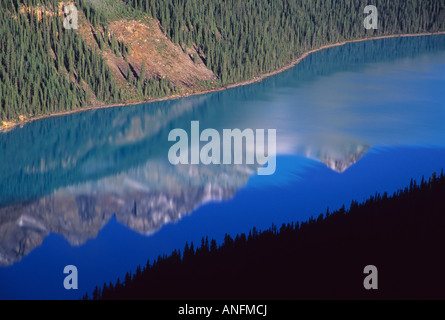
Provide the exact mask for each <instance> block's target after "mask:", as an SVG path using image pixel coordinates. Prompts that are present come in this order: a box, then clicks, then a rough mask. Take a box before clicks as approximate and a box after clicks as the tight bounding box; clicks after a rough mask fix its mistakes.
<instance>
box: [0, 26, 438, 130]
mask: <svg viewBox="0 0 445 320" xmlns="http://www.w3.org/2000/svg"><path fill="white" fill-rule="evenodd" d="M434 35H445V31H439V32H433V33H428V32H423V33H406V34H394V35H386V36H376V37H368V38H361V39H355V40H345V41H342V42H337V43H333V44H328V45H324V46H321V47H319V48H317V49H312V50H309V51H307V52H305V53H303V54H301V55H300V56H299V57H298V58H296V59H294V60H292V61H291V62H290V63H288V64H287V65H285V66H284V67H282V68H279V69H277V70H274V71H271V72H269V73H264V74H261V75H258V76H256V77H253V78H252V79H249V80H245V81H242V82H237V83H233V84H229V85H226V86H222V87H218V88H214V89H208V90H202V91H197V92H193V93H188V94H182V95H171V96H167V97H163V98H156V99H150V100H141V101H134V102H122V103H115V104H105V105H95V106H94V105H93V106H87V107H84V108H78V109H76V110H71V111H62V112H57V113H52V114H45V115H41V116H38V117H33V118H30V119H25V120H22V121H19V122H9V121H5V122H6V125H5V124H4V123H5V122H3V125H2V126H0V134H1V133H6V132H8V131H10V130H12V129H15V128H16V127H17V126H23V125H25V124H27V123H29V122H32V121H36V120H41V119H45V118H50V117H60V116H65V115H70V114H74V113H79V112H85V111H91V110H97V109H104V108H115V107H126V106H134V105H138V104H143V103H153V102H160V101H166V100H176V99H182V98H187V97H192V96H197V95H202V94H208V93H212V92H219V91H224V90H227V89H232V88H236V87H241V86H247V85H251V84H255V83H258V82H261V81H263V80H264V79H266V78H269V77H271V76H274V75H277V74H279V73H282V72H284V71H286V70H289V69H291V68H293V67H295V66H296V65H297V64H299V63H300V62H301V61H302V60H303V59H305V58H306V57H308V56H309V55H311V54H313V53H315V52H318V51H321V50H325V49H329V48H334V47H339V46H344V45H346V44H348V43H355V42H363V41H370V40H379V39H388V38H404V37H423V36H434Z"/></svg>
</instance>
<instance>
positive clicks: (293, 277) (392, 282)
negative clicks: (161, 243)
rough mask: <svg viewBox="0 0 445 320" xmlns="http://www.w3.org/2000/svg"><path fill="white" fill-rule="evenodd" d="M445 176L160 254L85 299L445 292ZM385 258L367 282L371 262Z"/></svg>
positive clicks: (373, 295)
mask: <svg viewBox="0 0 445 320" xmlns="http://www.w3.org/2000/svg"><path fill="white" fill-rule="evenodd" d="M444 195H445V176H444V173H443V170H442V173H441V174H440V176H436V174H435V173H434V174H433V175H432V176H431V178H430V179H429V180H425V179H423V178H422V181H421V182H420V184H417V183H416V182H415V181H414V180H411V183H410V185H409V187H406V188H405V189H404V190H399V191H398V192H396V193H394V194H393V195H392V196H390V195H388V194H387V193H384V194H379V193H376V194H375V195H374V196H371V197H370V198H369V199H368V200H366V201H365V202H363V203H358V202H356V201H352V203H351V205H350V208H349V210H347V209H346V208H345V206H343V207H342V208H340V209H339V210H337V211H334V212H329V210H328V211H327V212H326V214H324V215H323V214H320V215H319V216H318V217H317V218H310V219H309V220H308V221H306V222H301V223H299V222H296V223H294V222H292V223H287V224H283V225H282V226H281V227H280V228H278V227H277V226H276V225H272V227H271V228H269V229H268V230H264V231H259V230H257V229H256V228H253V229H252V230H251V231H249V233H248V234H247V235H246V234H240V235H237V236H236V237H235V238H232V237H231V236H230V235H226V236H225V239H224V242H223V243H222V244H221V245H220V246H218V245H217V243H216V241H215V240H213V239H212V240H209V239H208V238H203V239H202V242H201V244H200V245H199V246H196V247H195V244H194V243H190V244H188V243H187V244H186V245H185V248H184V251H183V253H182V254H181V252H180V251H178V250H175V251H174V252H173V253H172V254H170V255H169V256H166V255H164V256H159V257H158V259H157V260H155V261H153V262H152V263H150V261H147V264H146V265H145V266H144V267H141V266H138V267H137V269H136V272H135V273H134V274H132V273H130V272H129V273H127V274H126V276H125V279H124V281H123V282H121V280H120V279H118V280H117V282H116V283H114V284H113V283H112V282H110V283H109V284H104V286H103V287H102V288H99V287H96V289H95V290H94V292H93V293H92V296H89V295H88V294H86V295H85V296H84V297H83V298H84V299H93V300H98V299H103V300H108V299H155V300H156V299H298V298H303V299H306V298H310V299H318V298H333V299H336V298H353V299H354V298H370V299H373V298H397V299H398V298H429V299H430V298H442V299H443V298H445V274H444V270H445V257H444V254H443V245H444V244H445V232H444V230H445V201H444ZM367 265H375V266H376V267H377V268H378V271H379V274H378V290H371V291H367V290H365V289H364V286H363V281H364V279H365V277H366V276H367V275H365V274H364V268H365V266H367Z"/></svg>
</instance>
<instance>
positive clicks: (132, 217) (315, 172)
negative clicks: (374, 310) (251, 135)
mask: <svg viewBox="0 0 445 320" xmlns="http://www.w3.org/2000/svg"><path fill="white" fill-rule="evenodd" d="M192 121H199V125H200V128H201V129H206V128H213V129H216V130H217V131H219V132H222V131H223V129H235V128H239V129H241V130H244V129H246V128H251V129H254V130H255V129H266V130H267V129H276V130H277V131H276V132H277V137H276V147H277V158H276V172H275V174H274V175H271V176H259V175H257V174H256V172H257V171H256V169H257V168H256V167H254V166H251V165H208V166H205V165H178V166H174V165H172V164H171V163H170V162H169V161H168V151H169V149H170V147H171V146H172V145H173V143H172V142H169V141H168V135H169V132H170V131H171V130H173V129H176V128H182V129H184V130H186V131H187V132H190V126H191V122H192ZM247 147H248V146H247ZM0 150H1V152H0V299H78V298H80V297H81V296H82V295H83V294H85V293H86V292H88V293H89V294H90V295H91V292H92V291H93V290H94V287H95V286H96V285H98V286H99V287H102V286H103V284H104V282H107V283H109V282H110V281H112V282H113V283H114V282H115V281H116V280H117V278H118V277H119V278H120V279H121V281H122V280H123V279H124V277H125V274H126V272H127V271H132V272H134V271H135V270H136V267H137V265H142V266H144V265H145V264H146V262H147V259H150V261H153V260H154V259H156V258H157V256H158V255H163V254H169V253H171V252H172V251H173V250H174V249H180V250H182V249H183V248H184V245H185V243H186V242H188V243H190V242H192V241H193V242H194V244H195V246H196V245H199V244H200V243H201V238H202V237H206V236H208V237H209V239H210V238H215V239H216V240H217V242H218V243H221V242H222V240H223V238H224V235H225V234H226V233H228V234H230V235H232V236H235V235H236V234H237V233H242V232H246V233H247V232H248V231H249V230H250V229H251V228H252V227H256V228H258V229H266V228H269V227H270V226H271V225H272V223H274V224H276V225H277V226H278V227H280V226H281V224H282V223H287V222H291V221H305V220H307V219H308V218H309V217H311V216H314V217H317V216H318V215H319V214H320V213H325V212H326V210H327V208H329V209H330V210H331V211H332V210H335V209H339V208H340V207H341V206H342V205H343V204H344V205H345V206H346V207H347V208H348V207H349V204H350V203H351V201H352V200H357V201H363V200H365V199H366V198H368V197H369V196H371V195H374V194H375V193H376V192H380V193H383V192H388V193H393V192H395V191H396V190H398V189H400V188H404V187H405V186H408V185H409V183H410V180H411V179H412V178H414V179H416V180H418V181H420V179H421V178H422V176H425V178H428V177H429V176H430V175H431V174H432V173H433V172H434V171H436V172H438V173H439V172H440V171H441V170H442V169H443V168H445V35H437V36H423V37H407V38H391V39H381V40H373V41H365V42H357V43H351V44H347V45H344V46H340V47H334V48H330V49H327V50H323V51H319V52H316V53H314V54H312V55H310V56H308V57H307V58H306V59H304V60H303V61H302V62H301V63H300V64H298V65H296V66H295V67H293V68H291V69H289V70H287V71H285V72H283V73H280V74H278V75H276V76H273V77H270V78H267V79H265V80H263V81H262V82H259V83H256V84H253V85H249V86H244V87H237V88H233V89H230V90H226V91H221V92H214V93H210V94H205V95H199V96H193V97H188V98H182V99H177V100H170V101H162V102H156V103H149V104H141V105H135V106H126V107H116V108H107V109H101V110H92V111H86V112H82V113H76V114H72V115H67V116H60V117H52V118H46V119H42V120H38V121H34V122H31V123H28V124H26V125H24V126H23V127H21V128H16V129H14V130H11V131H9V132H6V133H3V134H0ZM66 265H75V266H76V267H77V269H78V277H79V278H78V279H79V288H78V290H65V289H64V287H63V279H64V277H65V276H66V275H65V274H63V269H64V267H65V266H66Z"/></svg>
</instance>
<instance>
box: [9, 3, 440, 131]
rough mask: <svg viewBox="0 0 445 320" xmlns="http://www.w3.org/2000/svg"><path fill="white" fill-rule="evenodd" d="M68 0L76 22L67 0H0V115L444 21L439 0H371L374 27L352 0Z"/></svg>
mask: <svg viewBox="0 0 445 320" xmlns="http://www.w3.org/2000/svg"><path fill="white" fill-rule="evenodd" d="M69 3H73V4H74V5H76V7H77V8H78V10H79V30H66V29H64V28H63V26H62V21H63V18H64V17H63V11H62V9H63V6H64V5H65V4H67V3H63V2H60V1H58V0H12V1H11V0H0V121H1V120H3V121H12V122H18V121H23V120H25V119H29V118H33V117H36V116H40V115H45V114H52V113H57V112H61V111H70V110H76V109H79V108H82V107H85V106H92V105H106V104H113V103H125V102H136V101H143V100H151V99H155V98H160V97H164V96H170V95H173V94H175V95H178V94H187V93H195V92H200V91H203V90H206V89H211V88H215V87H221V86H224V85H227V84H232V83H237V82H240V81H243V80H247V79H251V78H253V77H255V76H258V75H260V74H264V73H267V72H270V71H273V70H276V69H279V68H280V67H283V66H284V65H286V64H289V63H290V62H291V61H292V60H293V59H295V58H296V57H298V56H300V55H301V54H302V53H303V52H305V51H308V50H310V49H314V48H318V47H320V46H322V45H326V44H332V43H336V42H339V41H343V40H351V39H357V38H363V37H371V36H379V35H390V34H401V33H420V32H437V31H444V30H445V0H412V1H405V0H377V1H375V5H376V6H377V8H378V10H379V11H378V14H379V24H378V29H377V30H366V29H365V28H364V26H363V20H364V18H365V17H366V14H364V13H363V10H364V7H365V6H366V5H367V4H368V3H367V2H366V1H358V0H329V1H322V0H317V1H312V0H299V1H291V0H242V1H241V0H129V2H122V1H119V0H102V1H91V0H75V1H72V2H69ZM158 21H159V23H160V26H161V27H162V28H161V29H160V30H162V31H163V32H164V33H165V35H166V37H165V36H164V37H165V39H164V38H163V37H162V36H161V35H160V34H159V32H161V31H159V32H158V33H157V32H156V30H157V28H159V26H158ZM169 41H171V44H170V42H169ZM141 43H142V45H141ZM144 43H145V44H144ZM181 50H182V51H181ZM206 68H207V69H209V70H207V69H206ZM190 75H192V76H190ZM173 77H174V79H173ZM4 124H5V123H3V125H4ZM0 128H1V123H0Z"/></svg>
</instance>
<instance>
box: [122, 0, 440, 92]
mask: <svg viewBox="0 0 445 320" xmlns="http://www.w3.org/2000/svg"><path fill="white" fill-rule="evenodd" d="M129 3H130V4H131V5H132V6H133V7H135V8H137V9H139V10H142V11H145V12H147V13H148V14H150V15H151V16H153V17H155V18H157V19H159V21H160V22H161V24H162V26H163V27H164V29H165V32H166V33H167V34H168V35H169V36H170V38H171V39H172V40H173V41H174V42H176V43H184V44H186V45H187V46H192V45H194V44H195V45H198V46H199V47H200V48H201V49H202V52H203V55H204V57H205V60H206V64H207V67H208V68H210V69H212V70H213V72H214V73H215V74H217V75H218V77H219V79H220V80H221V82H222V83H223V84H227V83H233V82H238V81H242V80H246V79H250V78H252V77H254V76H256V75H259V74H262V73H267V72H270V71H273V70H276V69H279V68H280V67H283V66H284V65H286V64H288V63H289V62H290V61H292V60H293V59H295V58H296V57H298V56H300V55H301V54H302V53H304V52H305V51H309V50H311V49H314V48H318V47H321V46H323V45H326V44H332V43H337V42H341V41H344V40H352V39H358V38H364V37H367V36H379V35H390V34H401V33H418V32H425V31H428V32H436V31H440V30H444V27H445V1H443V0H439V1H437V0H413V1H404V0H400V1H399V0H377V1H373V2H372V4H373V5H375V6H376V7H377V9H378V19H379V21H380V23H379V24H378V29H377V30H366V29H365V28H364V26H363V21H364V18H365V17H366V15H365V14H364V8H365V7H366V6H367V5H368V4H371V3H368V2H367V1H361V0H340V1H338V0H242V1H240V0H219V1H215V0H187V1H185V0H129Z"/></svg>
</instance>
